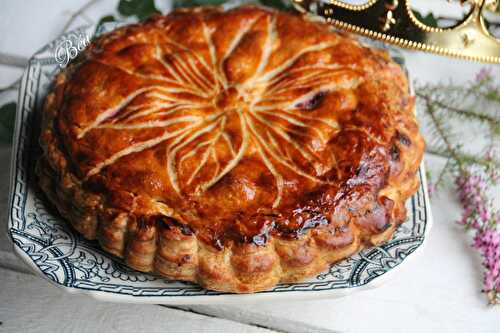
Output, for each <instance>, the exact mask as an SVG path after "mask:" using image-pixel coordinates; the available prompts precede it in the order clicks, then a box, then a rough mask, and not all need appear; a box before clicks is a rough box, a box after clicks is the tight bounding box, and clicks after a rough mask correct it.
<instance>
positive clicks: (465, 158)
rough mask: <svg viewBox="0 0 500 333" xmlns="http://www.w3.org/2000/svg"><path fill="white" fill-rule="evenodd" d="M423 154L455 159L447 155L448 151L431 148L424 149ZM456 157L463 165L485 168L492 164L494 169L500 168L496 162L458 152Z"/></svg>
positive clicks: (499, 164) (499, 163)
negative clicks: (475, 165)
mask: <svg viewBox="0 0 500 333" xmlns="http://www.w3.org/2000/svg"><path fill="white" fill-rule="evenodd" d="M425 152H426V153H427V154H432V155H436V156H439V157H443V158H450V157H452V158H453V159H455V157H453V156H452V155H451V154H449V153H448V151H442V150H438V149H433V148H431V147H428V148H426V149H425ZM456 156H458V158H459V159H460V160H461V161H463V163H465V164H477V165H482V166H487V165H489V164H493V165H494V166H495V167H496V168H500V162H498V161H486V160H484V159H481V158H477V157H474V156H473V155H470V154H464V153H460V152H458V153H457V155H456Z"/></svg>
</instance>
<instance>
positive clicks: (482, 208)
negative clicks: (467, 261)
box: [455, 169, 500, 303]
mask: <svg viewBox="0 0 500 333" xmlns="http://www.w3.org/2000/svg"><path fill="white" fill-rule="evenodd" d="M488 176H491V173H490V174H489V173H487V172H486V171H485V170H472V169H469V170H466V171H462V172H461V174H460V176H459V177H457V179H456V180H455V183H456V185H457V187H458V197H459V200H460V203H461V204H462V207H463V209H464V210H463V214H462V218H461V219H460V221H458V223H459V224H461V225H464V226H466V227H467V228H471V229H473V230H474V231H475V235H474V242H473V244H472V247H474V248H475V249H476V250H478V251H479V253H480V254H481V256H482V257H483V266H484V268H485V271H484V279H483V283H484V292H485V293H487V295H488V298H489V300H490V302H491V303H495V302H497V298H498V296H499V295H498V294H497V293H498V292H499V290H500V231H499V230H498V227H497V226H498V225H499V221H500V211H498V210H496V211H495V209H494V206H493V202H492V201H491V200H489V199H488V197H487V190H488V185H489V184H490V183H491V178H489V177H488Z"/></svg>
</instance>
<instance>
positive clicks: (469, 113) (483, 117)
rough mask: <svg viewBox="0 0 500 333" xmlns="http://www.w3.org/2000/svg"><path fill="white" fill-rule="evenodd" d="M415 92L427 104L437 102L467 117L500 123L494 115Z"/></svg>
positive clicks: (441, 106)
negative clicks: (457, 106) (462, 107)
mask: <svg viewBox="0 0 500 333" xmlns="http://www.w3.org/2000/svg"><path fill="white" fill-rule="evenodd" d="M415 94H416V95H417V97H420V98H423V99H425V100H426V102H427V104H435V105H437V106H439V107H440V108H443V109H447V110H449V111H452V112H455V113H457V114H460V115H463V116H466V117H472V118H475V119H478V120H481V121H484V122H487V123H490V124H493V125H494V126H498V125H500V119H495V118H494V117H492V116H489V115H486V114H481V113H478V112H475V111H473V110H472V111H470V110H463V109H459V108H456V107H453V106H450V105H446V104H444V103H443V102H441V101H438V100H436V99H433V98H432V97H430V96H428V95H426V94H423V93H420V92H416V93H415Z"/></svg>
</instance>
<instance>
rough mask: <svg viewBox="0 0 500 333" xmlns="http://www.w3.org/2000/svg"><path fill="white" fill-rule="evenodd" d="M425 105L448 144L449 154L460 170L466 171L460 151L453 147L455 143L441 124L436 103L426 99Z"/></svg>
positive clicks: (439, 132)
mask: <svg viewBox="0 0 500 333" xmlns="http://www.w3.org/2000/svg"><path fill="white" fill-rule="evenodd" d="M425 105H426V109H427V113H428V114H429V116H430V118H431V120H432V122H433V124H434V127H435V128H436V131H437V133H438V134H439V136H440V137H441V139H442V140H443V142H444V144H445V146H446V149H447V153H448V155H449V156H450V157H451V158H453V159H454V160H455V162H456V163H457V165H458V168H459V169H460V171H461V172H465V171H466V170H465V167H464V165H463V162H462V160H461V159H460V156H459V152H458V151H457V150H456V149H455V148H454V147H453V145H452V144H451V142H450V139H449V138H448V136H447V135H446V133H445V130H444V129H443V127H442V126H441V123H440V122H439V120H438V119H437V116H436V113H435V112H436V111H435V110H434V105H432V103H431V102H430V100H429V99H425Z"/></svg>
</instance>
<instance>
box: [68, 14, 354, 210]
mask: <svg viewBox="0 0 500 333" xmlns="http://www.w3.org/2000/svg"><path fill="white" fill-rule="evenodd" d="M257 20H258V18H255V19H253V21H252V22H250V24H241V26H240V27H239V30H238V31H237V32H236V33H235V35H234V37H233V38H232V40H231V42H230V43H229V46H227V48H226V49H225V51H224V52H223V56H222V57H221V56H220V52H219V56H217V54H218V53H217V51H216V45H215V43H214V41H213V40H212V34H213V30H212V29H210V28H209V27H208V25H206V24H205V23H204V22H202V25H203V27H202V28H203V36H204V42H205V47H206V50H205V51H207V52H206V54H209V59H207V57H206V56H203V55H202V54H201V53H200V52H197V51H196V50H193V49H191V48H189V47H187V46H185V45H183V44H181V43H179V42H177V41H174V40H170V39H168V40H167V42H166V44H168V45H167V48H168V49H169V50H170V52H165V49H166V46H165V45H156V49H155V60H156V61H157V62H158V63H159V64H161V66H162V67H163V70H164V72H163V74H162V75H154V76H152V75H146V74H141V73H137V72H131V73H130V74H132V75H136V76H140V77H144V78H153V79H154V80H155V82H156V83H155V84H151V85H146V86H143V87H141V88H139V89H137V90H135V91H133V92H132V93H130V94H129V95H128V96H126V97H125V98H123V99H122V101H121V102H120V103H119V104H118V105H115V106H113V107H111V108H109V109H107V110H103V111H102V112H100V113H99V115H98V116H97V117H96V118H95V120H94V121H93V122H91V123H90V124H88V125H87V126H86V127H84V128H82V129H81V130H80V132H79V133H78V138H79V139H81V138H84V137H85V136H86V135H87V134H88V133H89V132H90V131H91V130H94V129H116V130H121V131H127V130H138V129H151V128H164V132H162V134H161V135H158V136H156V137H154V138H152V139H148V140H146V141H141V142H137V143H134V144H132V145H130V146H129V147H127V148H125V149H122V150H120V151H118V152H115V153H114V154H112V155H111V156H109V157H108V158H106V159H105V160H103V161H101V162H100V163H98V164H97V165H95V166H94V167H93V168H92V169H90V171H88V173H87V175H86V176H87V178H88V177H91V176H93V175H96V174H98V173H99V172H100V171H101V170H103V169H104V168H106V167H108V166H110V165H112V164H113V163H115V162H116V161H117V160H119V159H120V158H122V157H124V156H127V155H130V154H133V153H137V152H141V151H144V150H146V149H149V148H152V147H155V146H157V145H159V144H166V149H167V154H166V155H167V160H166V166H165V168H166V172H167V174H168V178H169V180H170V183H171V185H172V187H173V188H174V189H175V191H176V192H177V193H179V194H181V195H182V193H183V188H184V187H188V186H192V187H193V188H194V190H193V192H194V193H203V192H204V191H206V190H207V189H209V188H210V187H211V186H213V185H214V184H216V183H217V182H218V181H219V180H221V179H222V178H223V177H224V176H225V175H227V174H228V173H229V172H231V170H233V169H234V168H235V167H236V166H237V165H238V164H239V163H240V162H241V160H242V159H243V158H245V156H247V155H250V154H251V155H253V156H258V157H259V158H260V159H261V161H262V162H263V164H264V165H265V166H266V168H267V169H268V170H269V172H270V173H271V174H272V175H273V177H274V180H275V187H276V197H275V200H274V203H273V207H276V206H278V205H279V203H280V201H281V199H282V192H283V184H284V181H285V180H286V179H285V176H284V174H283V172H281V171H280V170H283V168H285V169H288V170H290V171H292V172H294V173H295V174H297V175H300V176H302V177H305V178H307V179H309V180H311V181H314V182H325V181H326V180H325V179H323V178H322V177H321V176H322V174H323V173H325V172H326V171H327V169H328V167H327V166H325V165H324V162H322V159H320V157H319V156H318V155H317V151H316V149H315V147H314V145H316V146H318V147H321V146H324V145H325V144H326V141H327V140H328V138H327V136H326V135H325V131H327V132H332V131H338V130H339V124H338V123H337V122H336V121H334V120H332V119H330V118H324V117H313V116H311V115H309V114H308V113H309V112H308V111H309V110H308V109H311V108H314V107H315V103H317V101H318V100H320V99H321V97H322V96H323V95H324V94H326V93H328V92H330V91H333V90H337V89H343V88H345V89H349V88H354V87H355V86H356V85H357V84H358V82H357V79H356V77H355V76H351V79H350V80H345V79H344V80H335V78H336V77H337V78H338V77H339V76H341V75H343V74H345V73H346V71H349V70H350V68H349V67H348V66H345V65H339V64H331V63H321V62H310V63H307V62H305V63H306V64H300V65H297V63H298V60H299V59H301V58H303V57H304V56H307V55H308V54H311V53H313V52H318V51H324V50H326V49H328V48H331V47H333V46H335V44H336V43H335V42H332V41H326V42H320V43H315V44H311V45H309V46H307V47H304V48H302V49H301V50H300V51H298V52H296V53H295V54H293V55H292V56H290V57H289V58H287V59H286V60H285V61H283V62H281V64H280V65H279V66H274V67H272V68H271V67H270V66H268V64H269V60H270V58H271V57H272V55H273V52H276V49H277V48H278V47H279V43H278V40H279V35H278V31H277V29H276V18H275V16H274V15H268V16H267V17H266V20H267V24H266V32H265V42H264V45H263V47H262V52H260V54H259V55H258V56H259V59H258V61H257V66H256V68H255V71H254V72H253V74H252V75H251V76H250V77H247V78H245V79H244V80H240V81H238V80H232V79H231V77H229V76H230V75H228V73H227V71H226V69H225V66H226V64H227V62H228V61H230V60H231V57H232V56H233V54H234V52H235V50H236V49H237V47H238V45H239V43H241V42H242V41H243V40H244V39H245V38H248V37H249V33H250V32H251V31H252V28H253V25H254V24H255V22H256V21H257ZM249 56H250V55H249ZM303 63H304V62H303ZM290 96H292V98H291V97H290ZM139 97H140V98H141V100H142V101H144V100H145V101H146V102H143V103H137V100H139ZM235 128H236V129H237V131H238V132H239V133H237V135H235ZM304 136H307V137H308V138H307V140H305V142H308V143H311V144H306V145H304V144H303V142H304V140H299V139H298V138H301V137H304ZM316 148H317V147H316ZM293 156H300V158H301V161H300V162H298V161H297V160H296V159H294V158H293ZM278 166H279V167H278ZM181 172H184V174H185V172H189V173H190V174H189V177H187V178H186V177H185V180H184V181H182V182H181V181H179V173H181Z"/></svg>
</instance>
